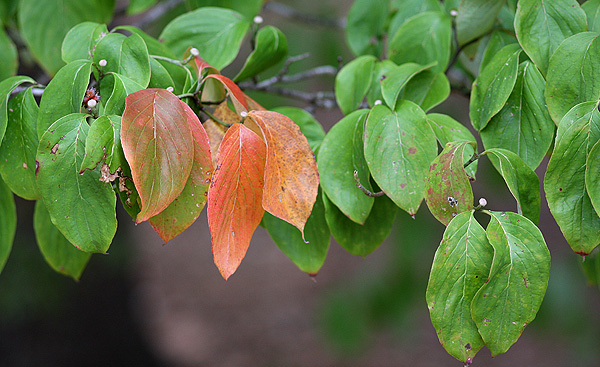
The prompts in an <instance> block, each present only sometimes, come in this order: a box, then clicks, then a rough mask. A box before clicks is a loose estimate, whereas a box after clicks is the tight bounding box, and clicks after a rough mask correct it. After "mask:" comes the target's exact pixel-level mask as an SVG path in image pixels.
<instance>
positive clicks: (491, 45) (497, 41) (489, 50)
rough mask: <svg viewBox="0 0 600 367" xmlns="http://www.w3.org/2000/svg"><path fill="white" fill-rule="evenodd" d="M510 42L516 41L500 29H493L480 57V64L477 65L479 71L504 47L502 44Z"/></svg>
mask: <svg viewBox="0 0 600 367" xmlns="http://www.w3.org/2000/svg"><path fill="white" fill-rule="evenodd" d="M511 43H517V40H516V39H515V38H514V37H512V36H510V35H508V34H506V33H504V32H501V31H494V32H492V34H491V35H490V39H489V41H488V43H487V46H486V48H485V51H484V53H483V56H482V58H481V64H480V65H479V73H481V71H482V70H483V69H485V67H486V66H487V65H488V64H489V63H490V61H491V60H492V59H493V58H494V56H495V55H496V54H497V53H498V52H499V51H500V50H502V48H504V46H506V45H509V44H511Z"/></svg>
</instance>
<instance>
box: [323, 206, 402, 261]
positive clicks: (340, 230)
mask: <svg viewBox="0 0 600 367" xmlns="http://www.w3.org/2000/svg"><path fill="white" fill-rule="evenodd" d="M323 202H324V203H325V219H326V220H327V225H328V226H329V229H330V230H331V234H332V235H333V238H334V239H335V240H336V241H337V243H339V244H340V246H342V247H343V248H345V249H346V251H348V252H349V253H351V254H353V255H357V256H363V257H365V256H367V255H368V254H370V253H371V252H373V251H375V250H376V249H377V248H378V247H379V246H380V245H381V243H382V242H383V241H384V240H385V239H386V238H387V237H388V236H389V235H390V232H391V231H392V226H393V225H394V220H395V219H396V214H397V213H398V208H397V207H396V205H394V203H393V202H392V201H391V200H390V199H388V198H387V197H385V196H382V197H379V198H375V202H374V203H373V208H372V209H371V214H369V218H367V220H366V222H365V224H364V225H361V224H358V223H355V222H353V221H351V220H350V219H349V218H348V217H346V216H345V215H344V214H343V213H342V212H341V211H340V210H339V209H338V208H337V207H336V206H335V205H334V204H333V203H332V202H331V201H330V200H329V199H328V198H327V195H323Z"/></svg>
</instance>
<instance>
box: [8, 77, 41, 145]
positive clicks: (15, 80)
mask: <svg viewBox="0 0 600 367" xmlns="http://www.w3.org/2000/svg"><path fill="white" fill-rule="evenodd" d="M23 83H35V81H34V80H33V79H31V78H30V77H28V76H13V77H10V78H8V79H5V80H3V81H1V82H0V144H2V139H3V138H4V133H5V132H6V127H7V126H8V110H7V108H8V99H9V98H10V94H11V93H12V91H13V90H14V89H15V88H16V87H18V86H19V85H21V84H23Z"/></svg>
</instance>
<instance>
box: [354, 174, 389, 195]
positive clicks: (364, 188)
mask: <svg viewBox="0 0 600 367" xmlns="http://www.w3.org/2000/svg"><path fill="white" fill-rule="evenodd" d="M354 184H356V187H358V188H359V189H360V191H362V192H364V193H365V195H367V196H370V197H372V198H378V197H380V196H383V195H385V192H383V191H379V192H371V191H369V189H367V188H366V187H364V186H363V185H362V184H361V183H360V179H359V178H358V171H357V170H354Z"/></svg>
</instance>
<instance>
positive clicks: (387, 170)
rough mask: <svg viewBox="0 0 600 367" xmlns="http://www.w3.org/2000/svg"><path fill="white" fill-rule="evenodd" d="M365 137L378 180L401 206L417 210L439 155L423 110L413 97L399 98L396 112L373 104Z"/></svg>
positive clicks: (412, 212) (367, 156)
mask: <svg viewBox="0 0 600 367" xmlns="http://www.w3.org/2000/svg"><path fill="white" fill-rule="evenodd" d="M364 141H365V159H366V160H367V164H368V166H369V170H370V171H371V175H372V176H373V179H374V180H375V182H377V184H378V185H379V186H380V187H381V189H382V190H383V191H384V192H385V193H386V194H387V195H388V196H389V197H390V198H391V199H392V200H393V201H394V203H396V205H398V206H399V207H400V208H401V209H403V210H405V211H407V212H408V213H409V214H410V215H414V214H416V212H417V210H418V209H419V205H421V201H422V200H423V196H424V195H425V180H426V178H427V172H428V171H429V165H430V164H431V162H432V161H433V160H434V159H435V157H436V156H437V143H436V140H435V135H434V134H433V131H432V130H431V127H430V126H429V125H428V124H427V118H426V116H425V113H424V112H423V110H421V108H420V107H419V106H417V105H416V104H414V103H412V102H409V101H399V102H398V104H397V106H396V111H395V112H393V111H391V110H390V109H389V108H387V107H385V106H382V105H379V106H375V107H373V109H372V110H371V113H370V114H369V118H368V119H367V125H366V128H365V138H364Z"/></svg>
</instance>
